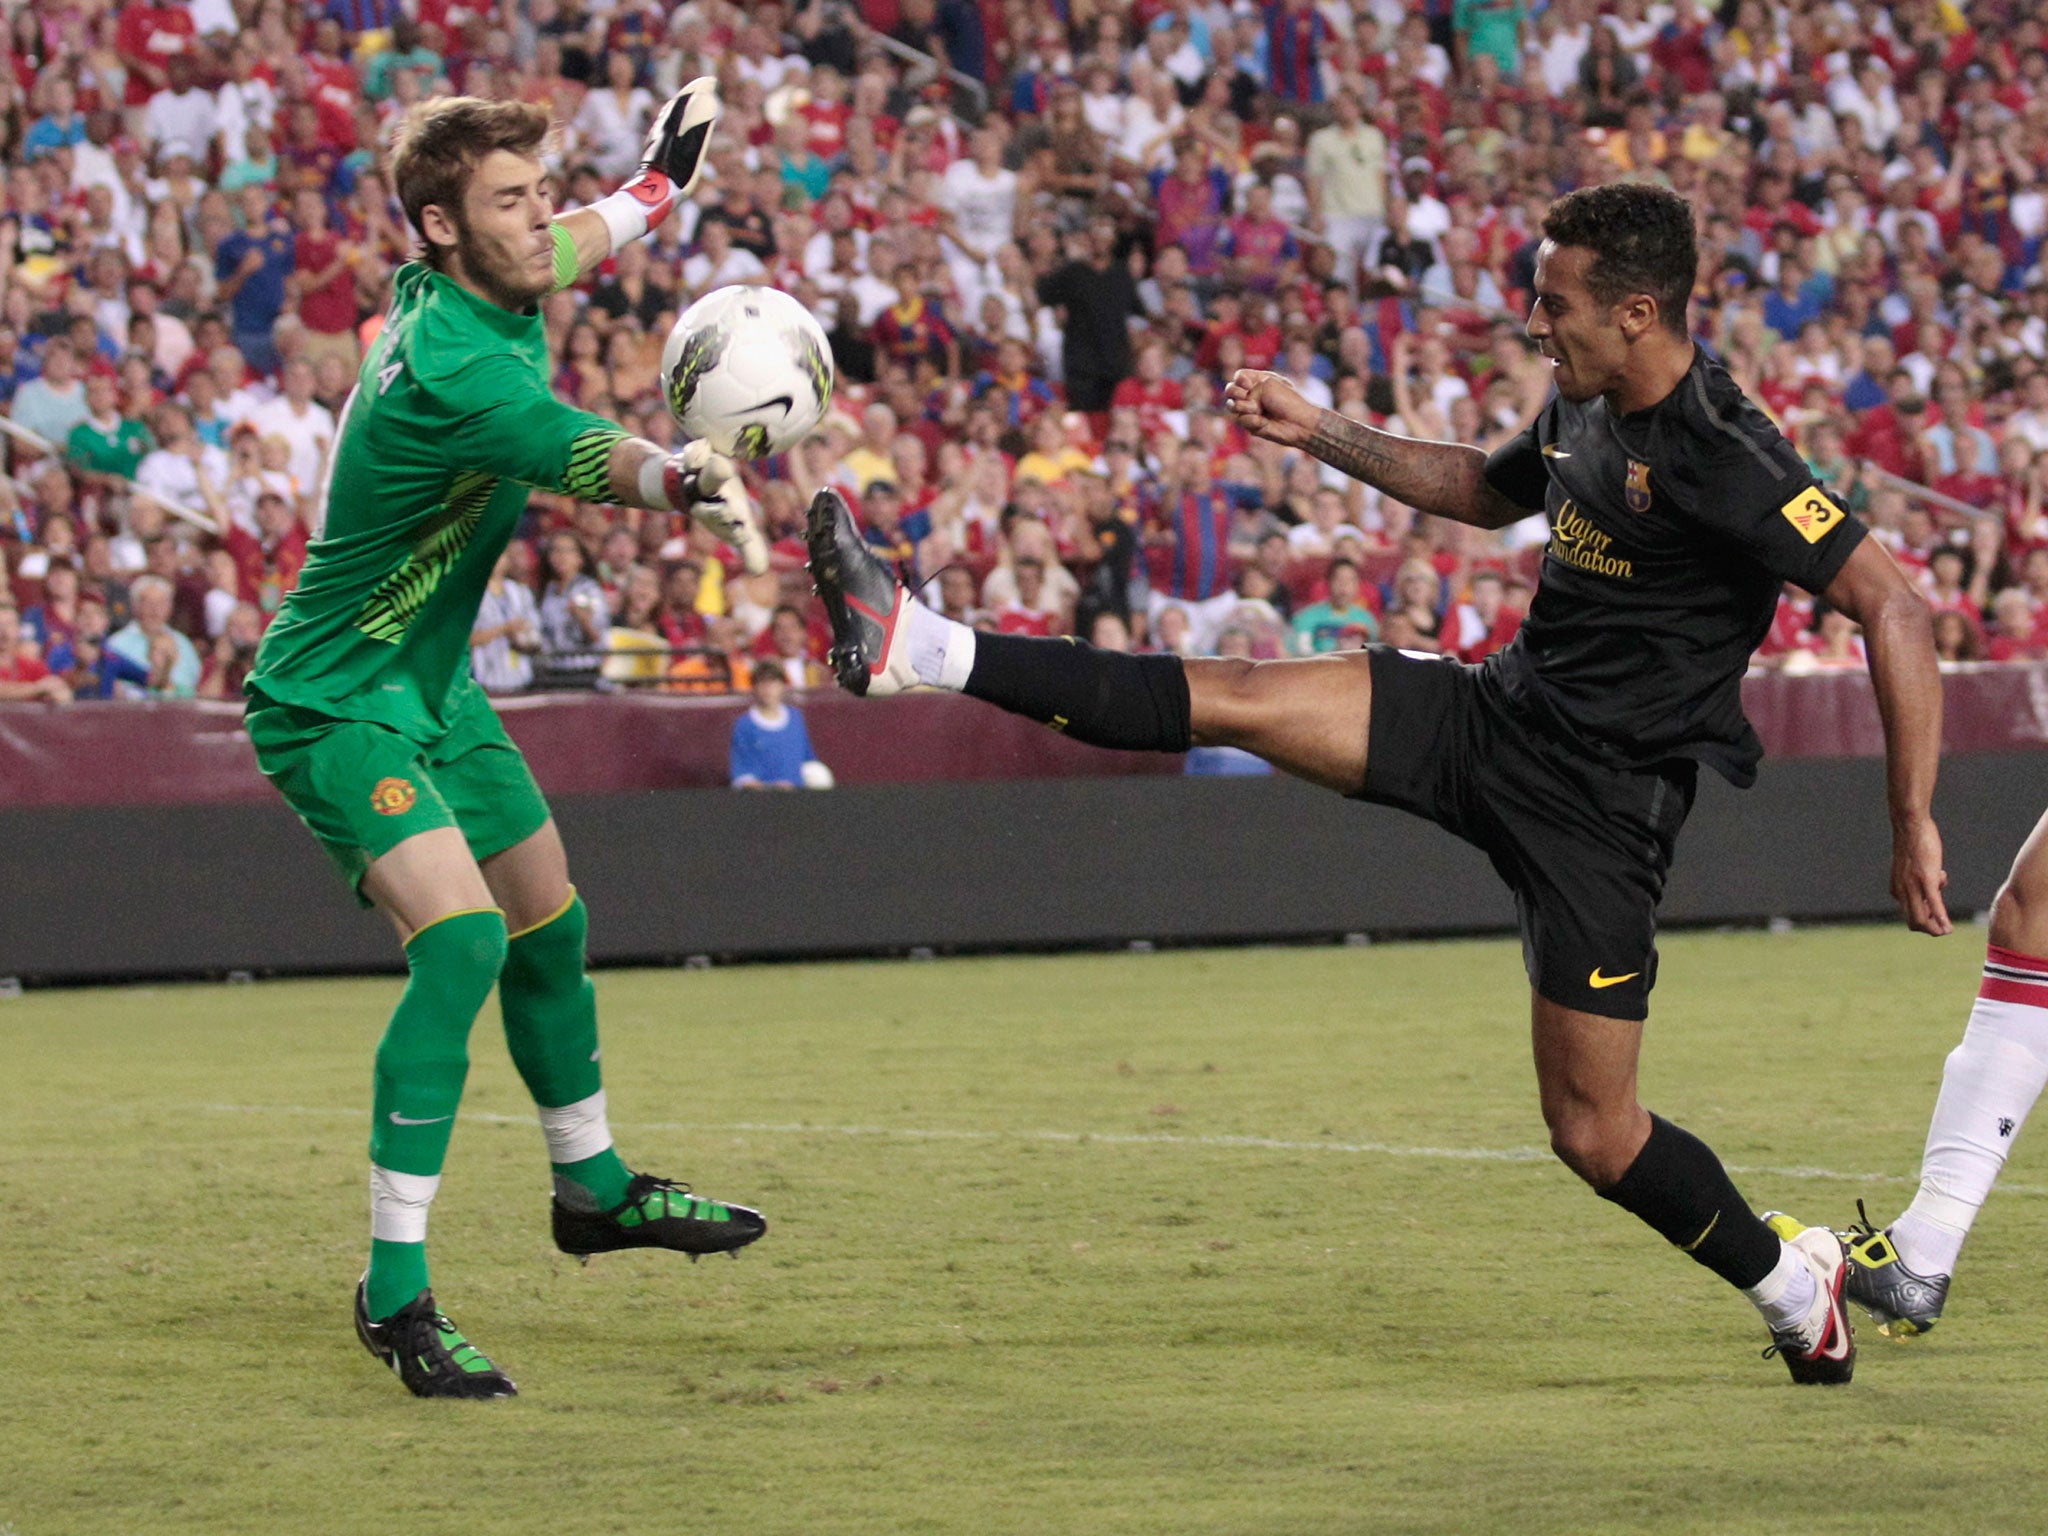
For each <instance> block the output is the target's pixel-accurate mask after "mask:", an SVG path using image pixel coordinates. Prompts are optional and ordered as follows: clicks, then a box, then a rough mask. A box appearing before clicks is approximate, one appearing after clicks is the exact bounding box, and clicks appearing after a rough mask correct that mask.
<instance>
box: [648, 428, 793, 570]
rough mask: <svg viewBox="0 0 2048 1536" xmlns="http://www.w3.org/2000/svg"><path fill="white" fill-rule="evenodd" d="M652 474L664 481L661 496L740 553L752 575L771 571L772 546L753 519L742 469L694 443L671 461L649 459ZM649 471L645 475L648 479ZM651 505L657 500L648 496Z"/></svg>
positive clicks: (701, 442)
mask: <svg viewBox="0 0 2048 1536" xmlns="http://www.w3.org/2000/svg"><path fill="white" fill-rule="evenodd" d="M647 463H648V469H649V470H654V471H657V472H658V473H659V475H660V478H661V488H660V489H661V497H662V499H663V500H665V501H666V502H667V503H668V504H669V505H670V506H672V507H674V508H675V509H676V510H677V511H678V512H687V513H689V514H690V516H691V517H692V518H693V519H695V521H696V523H697V526H698V527H700V528H702V529H704V530H705V531H707V532H708V533H710V534H711V535H713V536H714V537H715V538H718V539H721V540H723V541H724V542H725V543H727V544H730V545H731V546H732V547H733V548H734V549H736V550H738V551H739V552H740V560H741V562H742V563H743V564H744V565H745V566H746V568H747V574H748V575H749V576H759V575H760V574H761V573H762V572H764V571H766V570H767V569H768V541H767V540H766V539H765V538H763V537H762V536H761V527H760V523H759V522H758V520H757V519H756V518H755V516H754V503H753V498H752V497H750V496H748V495H747V488H746V485H745V484H744V483H743V482H742V481H741V479H740V472H739V466H738V465H736V464H734V463H733V461H732V460H731V459H729V458H727V457H726V456H725V455H724V454H722V453H714V452H713V451H712V448H711V445H710V444H709V443H706V442H703V441H701V440H700V441H698V442H694V443H691V444H689V445H688V446H687V447H686V448H684V449H683V451H682V452H681V453H678V454H674V455H672V456H671V457H669V458H666V459H649V460H648V461H647ZM647 472H648V471H647V470H643V471H641V473H642V474H643V475H645V474H647ZM648 499H649V500H650V501H652V500H653V499H654V498H653V497H651V496H650V497H649V498H648Z"/></svg>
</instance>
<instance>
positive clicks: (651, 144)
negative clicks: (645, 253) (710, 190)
mask: <svg viewBox="0 0 2048 1536" xmlns="http://www.w3.org/2000/svg"><path fill="white" fill-rule="evenodd" d="M717 121H718V82H717V81H716V80H714V79H713V78H712V77H711V76H709V75H704V76H702V77H700V78H698V79H696V80H692V81H691V82H690V83H689V84H688V85H686V86H684V87H683V88H682V89H681V90H680V91H678V92H676V94H675V95H673V96H671V97H670V98H669V99H668V102H667V104H666V105H664V106H663V107H662V109H661V110H660V111H659V112H657V113H656V114H655V117H654V124H653V126H652V127H651V128H650V129H649V130H648V132H647V147H646V149H645V150H644V151H643V152H642V154H641V157H640V168H639V169H638V170H637V171H635V172H634V173H633V174H632V175H631V176H630V177H628V178H627V180H626V184H625V185H624V186H622V187H620V188H619V190H618V191H616V192H614V193H612V194H611V195H610V196H609V197H601V198H599V199H598V200H597V201H596V202H594V203H592V204H591V205H590V206H589V207H588V208H578V209H577V210H576V211H575V212H574V213H565V214H563V215H561V217H559V218H557V219H556V220H555V224H556V226H557V228H558V230H559V234H558V235H557V236H556V241H555V286H556V287H557V288H567V287H568V286H569V285H570V284H571V283H574V282H576V281H578V280H579V279H581V278H582V277H584V276H586V275H587V274H589V273H590V272H591V271H593V270H595V269H596V268H597V267H598V266H599V265H601V264H602V263H603V262H604V261H605V260H606V259H607V258H609V257H610V256H611V254H612V252H614V251H616V250H618V249H619V248H620V247H621V246H625V245H629V244H631V243H632V242H633V241H635V240H638V239H639V238H640V237H641V236H642V235H644V234H646V233H647V232H648V231H649V230H652V229H657V228H659V227H660V225H661V223H662V221H663V220H665V219H666V218H667V217H668V216H669V214H670V212H671V211H673V210H674V208H675V205H676V204H677V203H678V202H680V201H682V199H684V198H685V197H688V196H689V195H690V193H691V191H692V190H693V189H695V187H696V185H697V180H698V178H699V177H700V176H701V175H702V174H703V172H704V160H705V156H706V155H707V154H708V153H709V152H710V149H711V129H712V126H713V125H714V124H715V123H716V122H717Z"/></svg>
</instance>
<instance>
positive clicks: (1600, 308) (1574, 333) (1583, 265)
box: [1528, 240, 1628, 404]
mask: <svg viewBox="0 0 2048 1536" xmlns="http://www.w3.org/2000/svg"><path fill="white" fill-rule="evenodd" d="M1592 264H1593V252H1592V251H1590V250H1588V249H1587V248H1585V247H1584V246H1578V245H1565V246H1560V245H1554V244H1552V243H1551V242H1550V241H1548V240H1546V241H1544V242H1543V244H1542V245H1541V246H1540V247H1538V249H1537V252H1536V303H1535V305H1534V307H1532V308H1531V309H1530V311H1529V325H1528V331H1529V339H1530V340H1531V341H1533V342H1535V343H1536V345H1537V346H1538V347H1539V348H1540V349H1541V350H1542V352H1543V355H1544V356H1545V357H1547V358H1549V359H1550V364H1551V369H1552V377H1553V378H1554V379H1555V381H1556V383H1557V392H1558V393H1559V394H1560V395H1563V396H1564V397H1565V399H1567V400H1570V401H1572V402H1574V403H1575V404H1576V403H1578V402H1580V401H1585V400H1591V399H1592V398H1593V397H1594V396H1595V395H1600V394H1605V393H1606V392H1607V391H1608V390H1610V389H1613V388H1615V387H1617V386H1618V385H1619V384H1620V383H1621V378H1622V374H1623V372H1624V371H1625V370H1626V368H1627V366H1628V338H1627V336H1626V334H1625V333H1624V332H1623V330H1622V327H1621V315H1622V310H1621V308H1620V306H1618V305H1612V304H1602V303H1600V302H1599V301H1598V300H1596V299H1595V298H1594V297H1593V295H1592V293H1591V292H1589V291H1588V290H1587V287H1586V269H1587V268H1588V267H1590V266H1591V265H1592Z"/></svg>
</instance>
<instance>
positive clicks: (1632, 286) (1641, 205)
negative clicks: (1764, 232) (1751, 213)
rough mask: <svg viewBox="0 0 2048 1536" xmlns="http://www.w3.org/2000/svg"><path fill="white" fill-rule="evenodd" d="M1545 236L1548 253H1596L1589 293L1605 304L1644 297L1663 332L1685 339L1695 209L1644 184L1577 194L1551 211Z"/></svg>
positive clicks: (1696, 259)
mask: <svg viewBox="0 0 2048 1536" xmlns="http://www.w3.org/2000/svg"><path fill="white" fill-rule="evenodd" d="M1543 234H1544V236H1545V238H1546V239H1548V240H1549V241H1550V242H1551V243H1552V244H1553V245H1560V246H1564V245H1577V246H1583V247H1585V248H1586V249H1587V250H1589V251H1591V252H1592V253H1593V260H1592V263H1591V264H1590V265H1589V266H1588V267H1587V268H1586V286H1587V287H1588V288H1589V289H1591V290H1592V293H1593V297H1594V298H1595V299H1597V300H1599V301H1600V302H1601V303H1602V304H1619V303H1620V302H1621V301H1622V300H1623V299H1625V298H1627V297H1628V296H1629V295H1630V294H1636V293H1647V294H1648V295H1649V296H1650V297H1651V298H1653V299H1655V300H1656V301H1657V313H1658V314H1659V315H1661V316H1662V317H1663V320H1664V324H1665V327H1666V328H1667V329H1669V330H1673V331H1676V332H1677V333H1678V334H1679V335H1681V336H1683V335H1684V334H1685V332H1686V315H1685V310H1686V305H1687V303H1688V302H1689V301H1690V300H1691V298H1692V285H1693V279H1694V278H1695V277H1696V276H1697V275H1698V273H1699V265H1700V252H1699V243H1698V241H1697V240H1696V239H1695V237H1694V234H1693V222H1692V206H1691V205H1690V204H1689V203H1687V202H1686V200H1685V199H1684V198H1682V197H1680V196H1679V195H1678V194H1677V193H1676V192H1672V191H1670V190H1668V189H1667V188H1664V187H1653V186H1649V185H1646V184H1644V183H1641V182H1616V183H1613V184H1612V185H1609V186H1604V187H1581V188H1579V190H1578V191H1576V192H1569V193H1567V194H1565V196H1563V197H1561V198H1559V199H1558V200H1557V201H1556V202H1554V203H1552V204H1551V205H1550V211H1549V212H1548V213H1546V214H1544V215H1543Z"/></svg>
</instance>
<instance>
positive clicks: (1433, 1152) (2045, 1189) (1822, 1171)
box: [200, 1104, 2048, 1196]
mask: <svg viewBox="0 0 2048 1536" xmlns="http://www.w3.org/2000/svg"><path fill="white" fill-rule="evenodd" d="M200 1107H201V1108H203V1109H205V1110H208V1111H210V1112H212V1113H215V1114H223V1115H326V1116H340V1117H342V1118H344V1119H350V1120H353V1119H356V1118H358V1117H360V1115H361V1114H362V1111H361V1110H358V1109H323V1108H320V1107H318V1106H314V1105H306V1104H206V1105H202V1106H200ZM462 1118H463V1119H464V1120H481V1121H484V1122H486V1123H488V1124H493V1125H531V1126H535V1127H538V1126H539V1124H540V1122H539V1121H538V1120H536V1119H534V1117H533V1116H531V1115H496V1114H488V1113H485V1112H483V1111H481V1110H464V1111H462ZM619 1126H620V1128H621V1129H623V1130H634V1131H684V1132H692V1133H695V1134H698V1135H711V1134H720V1135H755V1136H872V1137H878V1138H881V1139H883V1140H890V1141H974V1142H992V1141H1025V1142H1037V1143H1050V1144H1053V1145H1057V1146H1086V1145H1089V1144H1091V1143H1093V1144H1096V1145H1101V1146H1111V1147H1222V1148H1230V1147H1238V1148H1244V1149H1246V1150H1250V1151H1257V1152H1339V1153H1348V1154H1350V1155H1351V1156H1354V1157H1415V1158H1423V1159H1425V1160H1429V1161H1434V1162H1447V1163H1548V1162H1550V1161H1552V1156H1551V1153H1550V1152H1549V1151H1548V1149H1546V1148H1543V1147H1407V1146H1398V1145H1395V1144H1394V1143H1392V1142H1384V1141H1289V1140H1284V1139H1282V1138H1280V1137H1276V1136H1176V1135H1174V1134H1172V1133H1171V1132H1163V1131H1162V1132H1146V1133H1137V1132H1128V1131H986V1130H971V1129H970V1130H933V1129H929V1128H922V1127H918V1126H896V1125H803V1124H798V1123H794V1122H791V1123H786V1124H776V1123H769V1122H759V1121H735V1122H732V1123H729V1124H724V1125H695V1124H691V1123H690V1122H688V1121H683V1120H634V1121H624V1120H622V1121H620V1122H619ZM1726 1167H1727V1169H1728V1171H1729V1172H1730V1173H1736V1174H1742V1175H1744V1176H1746V1177H1758V1178H1772V1179H1820V1180H1827V1181H1831V1182H1834V1183H1838V1184H1917V1183H1919V1182H1920V1181H1919V1179H1918V1178H1917V1177H1914V1176H1911V1175H1907V1174H1899V1173H1845V1172H1843V1171H1842V1170H1841V1169H1839V1168H1814V1167H1797V1168H1779V1167H1773V1166H1770V1165H1768V1164H1761V1163H1729V1164H1727V1165H1726ZM1998 1192H1999V1193H2000V1194H2003V1195H2036V1196H2039V1195H2048V1185H2040V1184H2000V1185H1999V1186H1998Z"/></svg>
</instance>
